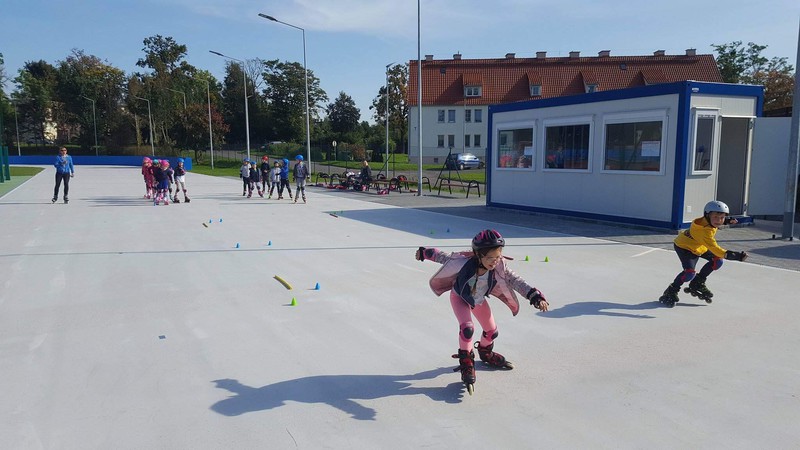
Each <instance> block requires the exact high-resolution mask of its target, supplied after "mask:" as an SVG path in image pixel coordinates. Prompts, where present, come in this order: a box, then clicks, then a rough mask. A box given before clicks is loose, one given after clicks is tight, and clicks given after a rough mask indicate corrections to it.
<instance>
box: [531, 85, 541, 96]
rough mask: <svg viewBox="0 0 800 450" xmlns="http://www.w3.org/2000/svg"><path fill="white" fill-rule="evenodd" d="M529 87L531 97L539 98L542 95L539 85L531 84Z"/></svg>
mask: <svg viewBox="0 0 800 450" xmlns="http://www.w3.org/2000/svg"><path fill="white" fill-rule="evenodd" d="M530 87H531V97H540V96H541V95H542V85H541V84H532V85H530Z"/></svg>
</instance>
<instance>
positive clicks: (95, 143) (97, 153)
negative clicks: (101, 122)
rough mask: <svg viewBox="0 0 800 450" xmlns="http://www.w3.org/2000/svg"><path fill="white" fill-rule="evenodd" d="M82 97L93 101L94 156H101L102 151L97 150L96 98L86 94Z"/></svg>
mask: <svg viewBox="0 0 800 450" xmlns="http://www.w3.org/2000/svg"><path fill="white" fill-rule="evenodd" d="M81 97H83V98H85V99H86V100H89V101H90V102H92V122H94V156H99V155H100V153H99V151H98V150H97V116H96V115H95V113H94V100H92V99H91V98H89V97H87V96H85V95H81Z"/></svg>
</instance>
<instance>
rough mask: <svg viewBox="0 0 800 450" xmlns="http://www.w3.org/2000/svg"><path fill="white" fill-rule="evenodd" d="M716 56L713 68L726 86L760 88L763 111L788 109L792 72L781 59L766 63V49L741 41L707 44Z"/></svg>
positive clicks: (792, 81)
mask: <svg viewBox="0 0 800 450" xmlns="http://www.w3.org/2000/svg"><path fill="white" fill-rule="evenodd" d="M711 47H713V48H714V51H715V52H716V54H717V56H716V59H717V67H718V68H719V71H720V73H721V74H722V80H723V81H725V82H726V83H741V84H757V85H762V86H764V109H765V110H769V109H774V108H781V107H786V106H790V105H791V104H792V98H793V94H794V73H793V71H794V68H793V67H792V66H791V65H790V64H789V63H788V60H787V58H785V57H780V58H779V57H774V58H772V59H767V58H766V57H765V56H763V55H762V52H763V51H764V50H766V48H767V46H766V45H758V44H755V43H753V42H748V43H747V46H744V45H742V41H733V42H730V43H727V44H719V45H718V44H711Z"/></svg>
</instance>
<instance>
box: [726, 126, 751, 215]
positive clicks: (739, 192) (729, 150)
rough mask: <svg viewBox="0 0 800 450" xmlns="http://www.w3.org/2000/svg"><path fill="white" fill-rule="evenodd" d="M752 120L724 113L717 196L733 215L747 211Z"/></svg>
mask: <svg viewBox="0 0 800 450" xmlns="http://www.w3.org/2000/svg"><path fill="white" fill-rule="evenodd" d="M753 120H754V118H752V117H725V116H723V117H722V126H721V127H720V142H719V169H718V176H717V200H721V201H723V202H725V203H727V204H728V207H729V208H730V209H731V214H733V215H742V214H744V215H746V214H747V202H748V185H749V178H750V152H751V145H752V128H753Z"/></svg>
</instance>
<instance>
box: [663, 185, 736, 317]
mask: <svg viewBox="0 0 800 450" xmlns="http://www.w3.org/2000/svg"><path fill="white" fill-rule="evenodd" d="M729 214H730V209H728V205H726V204H725V203H723V202H720V201H717V200H714V201H711V202H708V203H706V206H705V207H704V208H703V217H698V218H697V219H695V220H693V221H692V225H691V226H690V227H689V229H688V230H685V231H683V232H681V233H680V234H678V237H676V238H675V242H674V244H673V248H674V249H675V253H677V254H678V259H680V260H681V265H682V266H683V271H682V272H681V273H679V274H678V276H676V277H675V280H673V282H672V283H671V284H670V285H669V286H667V290H665V291H664V294H662V295H661V298H659V299H658V301H659V302H661V303H663V304H664V305H666V306H667V307H669V308H672V307H673V306H675V303H677V302H678V292H680V290H681V286H682V285H683V283H686V282H688V283H689V287H687V288H686V289H684V292H686V293H687V294H692V296H693V297H699V298H701V299H703V300H705V301H706V303H711V298H712V297H713V296H714V294H713V293H712V292H711V291H710V290H708V288H707V287H706V278H708V276H709V275H711V272H713V271H715V270H718V269H719V268H720V267H722V262H723V258H724V259H732V260H735V261H744V260H745V259H747V253H745V252H733V251H730V250H725V249H724V248H722V247H720V246H719V245H718V244H717V241H716V239H715V238H714V237H715V236H716V234H717V230H718V229H719V227H720V226H722V225H726V224H729V223H730V224H734V223H737V220H736V219H734V218H729V217H728V215H729ZM700 258H703V259H705V260H707V261H708V262H707V263H706V264H705V265H704V266H703V268H702V269H700V273H696V272H695V267H696V266H697V261H698V260H699V259H700Z"/></svg>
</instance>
